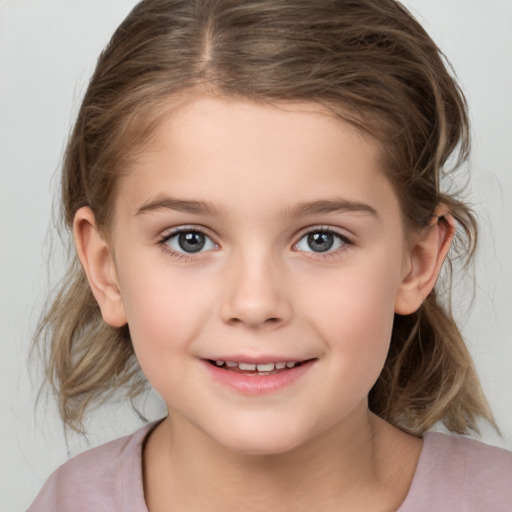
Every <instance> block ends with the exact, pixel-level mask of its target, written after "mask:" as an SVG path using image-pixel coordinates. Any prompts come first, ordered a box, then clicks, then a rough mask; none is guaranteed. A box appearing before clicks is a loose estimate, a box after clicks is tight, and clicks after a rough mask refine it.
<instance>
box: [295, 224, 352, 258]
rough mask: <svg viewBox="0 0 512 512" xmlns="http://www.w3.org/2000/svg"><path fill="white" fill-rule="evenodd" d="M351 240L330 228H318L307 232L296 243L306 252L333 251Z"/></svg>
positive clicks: (296, 245)
mask: <svg viewBox="0 0 512 512" xmlns="http://www.w3.org/2000/svg"><path fill="white" fill-rule="evenodd" d="M348 243H350V241H349V240H348V239H347V238H346V237H344V236H342V235H340V234H339V233H334V232H333V231H329V230H320V229H319V230H317V231H310V232H309V233H306V234H305V235H304V236H303V237H302V238H301V239H300V240H299V241H298V242H297V243H296V244H295V248H296V249H297V250H299V251H304V252H316V253H322V252H332V251H335V250H336V249H339V248H340V247H343V246H344V245H346V244H348Z"/></svg>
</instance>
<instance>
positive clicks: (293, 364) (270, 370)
mask: <svg viewBox="0 0 512 512" xmlns="http://www.w3.org/2000/svg"><path fill="white" fill-rule="evenodd" d="M207 361H208V362H209V363H210V364H211V365H213V366H216V367H217V368H220V369H222V370H226V371H231V372H234V373H242V374H245V375H260V376H266V375H276V374H278V373H282V372H286V371H288V370H291V369H292V368H297V367H298V366H301V365H303V364H304V363H307V362H308V361H311V359H309V360H307V361H280V362H276V363H259V364H253V363H243V362H235V361H221V360H216V361H213V360H211V359H208V360H207Z"/></svg>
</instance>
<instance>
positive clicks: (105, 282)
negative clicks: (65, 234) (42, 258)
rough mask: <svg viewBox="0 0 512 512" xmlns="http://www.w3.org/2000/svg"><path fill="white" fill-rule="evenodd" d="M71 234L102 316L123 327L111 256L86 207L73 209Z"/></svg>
mask: <svg viewBox="0 0 512 512" xmlns="http://www.w3.org/2000/svg"><path fill="white" fill-rule="evenodd" d="M73 237H74V242H75V248H76V251H77V253H78V257H79V259H80V262H81V263H82V266H83V268H84V271H85V273H86V275H87V279H88V281H89V285H90V287H91V290H92V293H93V295H94V297H95V299H96V301H97V302H98V305H99V307H100V310H101V314H102V316H103V319H104V320H105V322H106V323H107V324H109V325H111V326H112V327H122V326H123V325H125V324H126V313H125V310H124V304H123V300H122V296H121V292H120V289H119V284H118V279H117V273H116V269H115V265H114V259H113V256H112V252H111V249H110V247H109V245H108V243H107V242H106V241H105V239H104V238H103V237H102V235H101V233H100V232H99V230H98V227H97V225H96V220H95V217H94V213H93V212H92V210H91V209H90V208H89V207H82V208H80V209H79V210H78V211H77V212H76V214H75V219H74V222H73Z"/></svg>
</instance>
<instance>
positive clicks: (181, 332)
mask: <svg viewBox="0 0 512 512" xmlns="http://www.w3.org/2000/svg"><path fill="white" fill-rule="evenodd" d="M126 277H127V279H125V280H124V281H123V282H124V287H123V289H122V292H123V301H124V305H125V310H126V315H127V318H128V326H129V328H130V335H131V338H132V343H133V346H134V350H135V353H136V355H137V359H138V360H139V363H140V366H141V368H142V369H143V371H144V373H145V374H146V376H147V377H148V379H149V380H150V381H153V380H154V379H156V380H160V378H162V377H165V376H167V375H168V374H167V371H168V370H169V368H168V365H169V364H171V365H172V364H173V362H174V361H178V360H179V359H178V357H179V355H180V354H181V355H183V354H186V353H189V352H190V349H191V344H192V341H193V339H194V338H195V336H196V333H197V331H198V329H199V328H200V325H201V323H202V312H203V311H207V310H208V308H206V307H203V306H202V304H203V303H204V302H205V301H206V300H207V297H206V295H205V294H204V290H202V291H203V293H195V288H194V287H193V286H191V283H190V280H185V279H183V278H180V276H179V275H178V276H177V275H175V274H174V275H169V273H168V272H165V269H161V271H160V272H158V267H153V269H152V271H142V272H139V273H137V274H136V276H135V277H134V276H130V275H129V274H127V276H126ZM198 292H200V290H198ZM164 362H165V365H164V364H163V363H164ZM176 366H178V365H176Z"/></svg>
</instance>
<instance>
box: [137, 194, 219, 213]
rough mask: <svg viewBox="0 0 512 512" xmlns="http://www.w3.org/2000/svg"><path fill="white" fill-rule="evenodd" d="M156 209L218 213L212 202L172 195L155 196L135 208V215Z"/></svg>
mask: <svg viewBox="0 0 512 512" xmlns="http://www.w3.org/2000/svg"><path fill="white" fill-rule="evenodd" d="M158 210H175V211H178V212H183V213H195V214H208V215H215V214H217V213H218V209H217V208H216V207H215V206H214V205H213V204H212V203H209V202H206V201H190V200H185V199H177V198H173V197H157V198H155V199H152V200H150V201H148V202H147V203H144V204H143V205H142V206H141V207H140V208H139V209H138V210H137V213H136V215H140V214H144V213H150V212H153V211H158Z"/></svg>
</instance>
